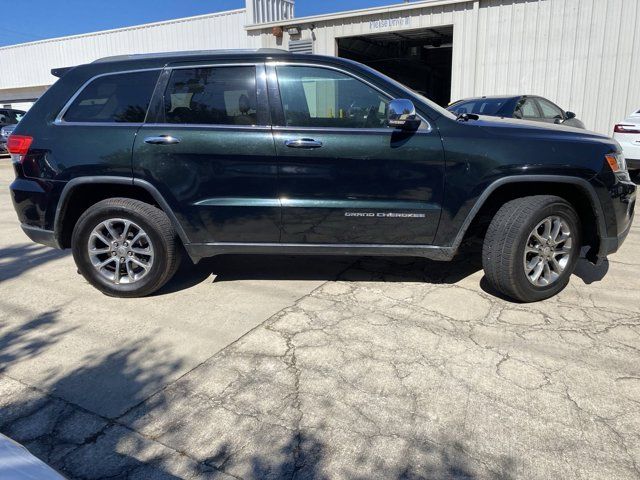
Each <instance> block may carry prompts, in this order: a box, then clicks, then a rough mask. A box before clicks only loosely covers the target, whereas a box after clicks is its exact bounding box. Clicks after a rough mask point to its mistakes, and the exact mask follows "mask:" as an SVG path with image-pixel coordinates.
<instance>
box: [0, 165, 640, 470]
mask: <svg viewBox="0 0 640 480" xmlns="http://www.w3.org/2000/svg"><path fill="white" fill-rule="evenodd" d="M0 175H2V181H3V186H6V182H7V180H8V178H9V174H8V173H7V172H6V171H4V170H2V169H1V168H0ZM0 202H2V205H1V206H2V207H3V208H2V209H0V224H1V226H2V229H3V231H4V232H9V233H8V237H5V236H3V237H2V239H0V251H5V252H8V251H10V252H14V253H11V255H13V256H9V258H5V259H0V268H2V269H4V270H3V273H2V274H0V289H2V291H3V295H2V297H1V298H0V302H2V310H1V313H0V431H2V433H4V434H6V435H8V436H10V437H12V438H14V439H16V440H17V441H20V442H21V443H23V444H24V445H25V446H26V447H27V448H29V450H30V451H32V452H33V453H34V454H35V455H37V456H39V457H40V458H42V459H43V460H45V461H46V462H48V463H50V464H51V465H52V466H53V467H55V468H57V469H59V470H60V471H61V472H62V473H63V474H65V475H67V476H68V477H70V478H74V479H102V478H127V479H143V478H144V479H155V478H187V479H208V478H220V479H231V478H236V479H239V478H242V479H253V478H273V479H276V478H283V477H287V478H332V479H333V478H355V479H360V478H361V479H365V478H367V479H368V478H384V479H389V478H431V479H446V478H452V479H498V478H500V479H516V478H518V479H520V478H521V479H548V478H563V479H569V478H571V479H633V478H640V304H639V303H638V298H639V296H638V288H639V287H640V280H638V267H640V260H638V258H637V255H635V252H636V251H637V249H638V248H639V247H640V224H637V225H636V226H634V227H633V229H632V231H631V233H630V236H629V238H628V240H627V242H626V243H625V245H624V246H623V248H622V249H621V251H620V252H618V253H617V254H616V255H614V256H612V257H611V259H610V261H609V262H608V263H607V264H605V265H604V266H602V267H600V268H594V267H592V266H589V265H587V264H581V265H580V267H579V269H578V275H576V276H574V277H573V278H572V280H571V283H570V285H569V287H568V288H567V289H566V290H565V291H564V292H562V293H561V294H560V295H558V296H557V297H555V298H553V299H550V300H548V301H545V302H541V303H537V304H532V305H519V304H514V303H511V302H508V301H505V300H502V299H500V298H497V297H495V296H493V295H491V293H488V292H486V291H485V290H484V289H483V288H485V287H484V282H483V281H482V277H483V275H482V272H481V271H479V269H478V266H477V264H475V263H474V262H472V261H470V260H468V259H464V258H463V259H459V260H456V261H455V262H453V263H449V264H447V263H436V262H428V261H424V260H415V259H372V258H361V259H355V262H354V259H322V258H318V259H309V258H294V259H291V258H286V257H275V258H274V259H268V258H264V257H263V258H252V259H246V258H235V259H234V258H230V259H228V260H216V261H215V262H213V263H212V264H209V265H208V266H207V268H209V270H208V271H207V274H205V275H203V276H201V277H200V276H198V274H197V273H196V274H194V273H193V272H191V273H189V272H187V274H185V278H186V279H187V280H180V279H179V280H178V282H177V283H176V284H174V286H173V287H171V288H169V289H168V290H167V291H165V292H164V294H163V295H159V296H157V297H153V298H152V299H143V300H134V301H120V300H112V299H107V298H106V297H104V296H102V295H100V294H99V293H97V292H95V291H94V290H93V289H91V288H90V287H89V286H88V285H86V283H85V282H84V281H82V279H81V278H80V277H77V276H75V275H73V274H72V273H73V267H72V264H71V261H70V259H69V258H68V257H66V256H62V255H59V254H55V253H50V251H49V250H47V249H42V250H37V251H32V250H30V249H29V247H28V246H26V245H27V243H26V240H25V239H24V238H22V237H21V236H20V235H21V234H20V233H19V232H18V231H17V225H15V220H14V218H13V216H12V215H13V212H12V211H10V212H9V213H7V211H6V210H7V209H8V208H9V207H8V206H7V204H6V198H5V199H4V200H0ZM14 257H15V259H14ZM22 258H26V259H27V262H28V263H27V266H26V267H24V266H22V267H18V266H17V264H15V265H14V264H13V262H17V261H18V260H19V259H22ZM352 262H353V263H352ZM23 265H24V264H23ZM7 266H8V269H7ZM21 268H22V269H23V270H24V271H19V270H20V269H21ZM607 269H608V272H606V270H607ZM5 272H8V273H5ZM605 272H606V275H605V276H603V274H604V273H605ZM210 273H218V275H219V278H218V279H216V281H215V282H211V278H210V277H209V275H208V274H210ZM193 275H196V279H197V281H192V280H189V279H190V276H193ZM181 282H182V283H181ZM191 283H194V284H195V285H193V286H190V288H187V289H184V286H186V285H190V284H191ZM31 291H33V294H34V295H32V296H34V298H33V299H32V298H31V297H32V296H29V298H25V292H31ZM118 312H126V313H127V315H124V314H123V315H118Z"/></svg>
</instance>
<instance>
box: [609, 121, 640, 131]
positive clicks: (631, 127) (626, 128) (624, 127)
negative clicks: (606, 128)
mask: <svg viewBox="0 0 640 480" xmlns="http://www.w3.org/2000/svg"><path fill="white" fill-rule="evenodd" d="M613 131H614V132H615V133H640V126H638V125H626V124H624V123H619V124H617V125H616V126H615V127H613Z"/></svg>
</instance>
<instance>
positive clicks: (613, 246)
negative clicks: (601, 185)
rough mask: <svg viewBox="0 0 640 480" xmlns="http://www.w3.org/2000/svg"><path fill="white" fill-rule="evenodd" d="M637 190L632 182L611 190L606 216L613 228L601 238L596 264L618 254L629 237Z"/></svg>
mask: <svg viewBox="0 0 640 480" xmlns="http://www.w3.org/2000/svg"><path fill="white" fill-rule="evenodd" d="M627 178H628V177H627ZM636 189H637V187H636V185H635V184H634V183H632V182H629V181H619V182H616V184H615V185H614V187H613V188H611V189H610V190H609V193H610V200H611V203H610V204H609V205H608V206H607V207H606V208H605V215H606V216H608V217H609V220H608V222H607V223H609V224H610V225H611V226H612V228H611V229H609V234H608V235H601V236H600V248H599V249H598V254H597V259H596V263H598V264H599V263H601V262H602V261H603V260H604V259H605V258H606V257H607V255H611V254H612V253H615V252H617V251H618V249H619V248H620V246H621V245H622V244H623V243H624V241H625V239H626V238H627V235H629V231H630V230H631V225H632V224H633V218H634V215H635V206H636ZM612 229H614V230H613V231H612ZM612 233H613V234H614V235H612Z"/></svg>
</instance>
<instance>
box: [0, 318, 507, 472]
mask: <svg viewBox="0 0 640 480" xmlns="http://www.w3.org/2000/svg"><path fill="white" fill-rule="evenodd" d="M57 318H58V313H57V312H49V313H47V314H45V315H43V316H41V317H38V318H37V319H34V320H33V321H31V322H29V323H28V324H26V325H25V326H24V327H23V328H21V329H16V330H14V331H13V332H8V333H5V334H4V335H3V337H2V343H1V345H0V355H2V358H3V361H17V360H19V359H20V357H21V356H22V357H23V358H24V357H25V356H29V355H31V354H33V352H35V351H42V350H43V349H46V348H47V347H49V346H51V345H53V344H54V343H55V342H56V341H58V340H59V338H60V336H61V335H63V334H64V332H62V333H61V334H60V335H59V336H56V337H53V338H51V339H50V341H49V342H48V343H39V344H37V347H36V346H34V345H33V344H32V343H31V341H30V340H29V336H30V334H31V333H32V331H33V330H34V329H36V328H40V327H43V326H52V325H55V323H56V321H57ZM145 343H146V342H138V343H133V344H130V345H122V346H121V347H120V348H119V349H118V350H117V351H114V352H112V353H111V354H109V355H106V356H104V357H102V358H87V359H86V360H85V361H83V362H82V366H80V367H78V368H76V369H75V370H73V371H71V372H69V373H66V374H64V375H61V376H60V378H57V379H56V380H55V381H54V382H53V383H52V384H51V385H49V386H48V388H47V389H46V391H43V390H39V389H34V388H32V387H30V386H27V385H25V384H23V383H21V382H18V381H15V380H13V379H12V378H10V377H8V376H6V375H3V374H0V432H2V433H3V434H5V435H7V436H8V437H10V438H13V439H14V440H16V441H18V442H20V443H22V444H23V445H24V446H25V447H26V448H27V449H28V450H30V451H31V452H32V453H33V454H34V455H36V456H37V457H39V458H41V459H42V460H43V461H45V462H46V463H48V464H49V465H51V466H52V467H53V468H55V469H56V470H58V471H60V472H61V473H62V474H64V475H65V476H67V477H68V478H69V479H72V480H73V479H77V480H81V479H82V480H85V479H104V478H109V479H127V480H135V479H144V480H156V479H178V478H194V479H199V478H228V479H230V478H232V477H230V476H227V475H226V472H225V464H226V462H227V460H228V459H229V458H230V457H231V458H234V460H233V462H234V463H235V464H238V463H241V464H243V465H246V466H248V468H245V469H244V471H245V472H247V473H243V474H242V475H241V478H250V479H263V478H269V479H280V478H305V479H318V480H319V479H328V478H331V477H333V476H334V475H335V474H336V473H339V472H335V464H336V457H335V456H336V455H338V456H339V455H340V452H341V448H343V447H345V446H340V445H328V444H327V443H325V442H324V441H323V440H322V439H321V436H322V435H323V434H326V433H327V432H323V430H322V429H316V430H314V433H313V434H311V433H308V432H304V431H295V429H294V430H292V431H291V432H290V434H289V438H288V439H285V440H286V441H285V442H284V443H282V442H278V443H277V445H279V446H276V444H275V442H274V443H273V444H271V443H269V442H265V443H264V444H261V445H259V447H258V452H259V453H253V454H249V455H247V456H243V453H242V450H243V448H244V445H224V446H223V447H222V448H220V449H219V450H218V451H217V453H216V454H214V455H213V456H211V457H210V458H205V459H203V458H197V457H195V456H193V455H191V454H190V450H191V446H190V445H189V444H185V445H180V446H179V447H178V448H177V450H174V449H173V448H170V447H168V446H165V445H162V444H160V443H157V442H155V441H154V440H153V439H152V438H147V437H144V436H142V435H141V434H139V433H137V432H136V431H134V430H132V429H131V428H129V427H127V426H126V425H125V422H124V420H123V419H124V418H125V416H126V415H127V414H128V413H129V412H131V411H132V410H133V409H134V408H136V409H137V410H140V409H142V410H143V411H144V414H145V415H146V416H152V417H153V416H158V417H162V415H163V411H165V410H166V409H168V408H169V405H168V403H169V402H172V401H179V400H176V399H169V398H168V397H165V396H164V395H163V394H162V393H161V392H162V391H163V388H164V387H165V386H166V385H167V384H168V383H171V381H172V379H173V378H174V377H175V373H176V371H177V369H178V368H179V365H178V363H176V362H173V361H167V360H166V357H167V356H166V355H165V354H164V352H163V351H162V349H155V350H153V349H151V350H150V349H149V347H148V345H145ZM21 344H24V345H21ZM12 350H13V351H14V352H15V353H13V354H11V355H10V356H7V353H6V352H7V351H12ZM248 388H250V387H248ZM156 393H157V394H156ZM154 394H155V395H154ZM185 394H187V395H188V392H185ZM150 396H153V401H152V402H144V399H145V398H149V397H150ZM125 404H126V405H128V407H126V408H123V405H125ZM114 405H115V407H114ZM191 421H197V420H196V419H193V418H190V417H189V416H188V415H187V416H186V417H185V418H184V419H183V420H182V422H191ZM181 428H188V425H183V426H182V427H181ZM199 429H200V430H201V429H202V426H200V427H199ZM280 439H281V438H280ZM194 441H195V442H196V443H197V441H198V440H197V439H194ZM212 441H215V440H214V439H212ZM242 442H245V443H246V442H251V437H249V438H243V439H242ZM174 447H175V446H174ZM178 450H179V451H178ZM406 453H407V454H406V455H396V457H395V458H401V459H402V460H401V461H400V462H398V461H389V460H388V459H386V458H379V459H373V461H374V462H376V465H377V464H378V463H379V466H377V467H376V469H377V471H379V473H380V475H379V478H385V479H394V478H398V479H400V478H403V479H404V478H406V479H409V478H433V479H460V480H462V479H466V480H472V479H474V478H476V477H475V474H474V469H473V468H472V466H471V465H472V464H473V461H472V460H471V457H470V456H469V455H468V454H467V453H466V452H465V450H464V448H463V446H462V445H461V444H460V443H459V442H457V441H456V440H455V439H448V440H443V439H439V441H438V443H426V442H422V443H421V444H419V445H412V446H411V448H410V450H408V451H407V452H406ZM369 455H370V452H368V451H367V450H366V449H365V450H363V451H362V452H361V453H360V454H359V456H360V459H361V461H362V462H363V463H364V462H365V461H367V462H369V463H370V462H371V461H372V459H371V458H370V457H369ZM237 456H240V457H242V458H241V459H240V460H238V459H237V458H235V457H237ZM330 456H333V458H332V463H333V465H334V468H333V469H332V470H331V472H332V473H327V470H326V468H325V467H326V462H327V460H328V457H330ZM339 458H340V457H338V462H339ZM425 459H428V460H425ZM356 463H357V462H356ZM339 468H340V469H343V468H344V470H343V473H344V474H345V475H347V476H348V477H350V478H355V479H359V478H362V479H363V480H364V477H363V476H361V477H359V476H358V475H357V474H354V473H353V472H357V471H358V466H357V464H356V465H342V464H339ZM511 469H512V468H511V466H510V463H509V462H506V463H505V465H504V468H503V471H502V472H500V474H496V475H495V478H511V474H510V473H509V472H510V471H511ZM233 478H238V476H237V475H235V474H234V477H233Z"/></svg>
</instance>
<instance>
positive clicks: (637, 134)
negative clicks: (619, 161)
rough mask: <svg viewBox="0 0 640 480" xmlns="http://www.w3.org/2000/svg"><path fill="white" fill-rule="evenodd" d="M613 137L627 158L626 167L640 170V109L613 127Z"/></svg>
mask: <svg viewBox="0 0 640 480" xmlns="http://www.w3.org/2000/svg"><path fill="white" fill-rule="evenodd" d="M613 138H614V139H616V140H617V141H618V143H619V144H620V146H621V147H622V150H623V152H624V156H625V158H626V159H627V168H628V169H629V170H636V171H638V170H640V110H638V111H637V112H634V113H632V114H631V115H629V117H628V118H627V119H626V120H625V121H624V122H621V123H618V124H617V125H616V126H615V127H614V128H613Z"/></svg>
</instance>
